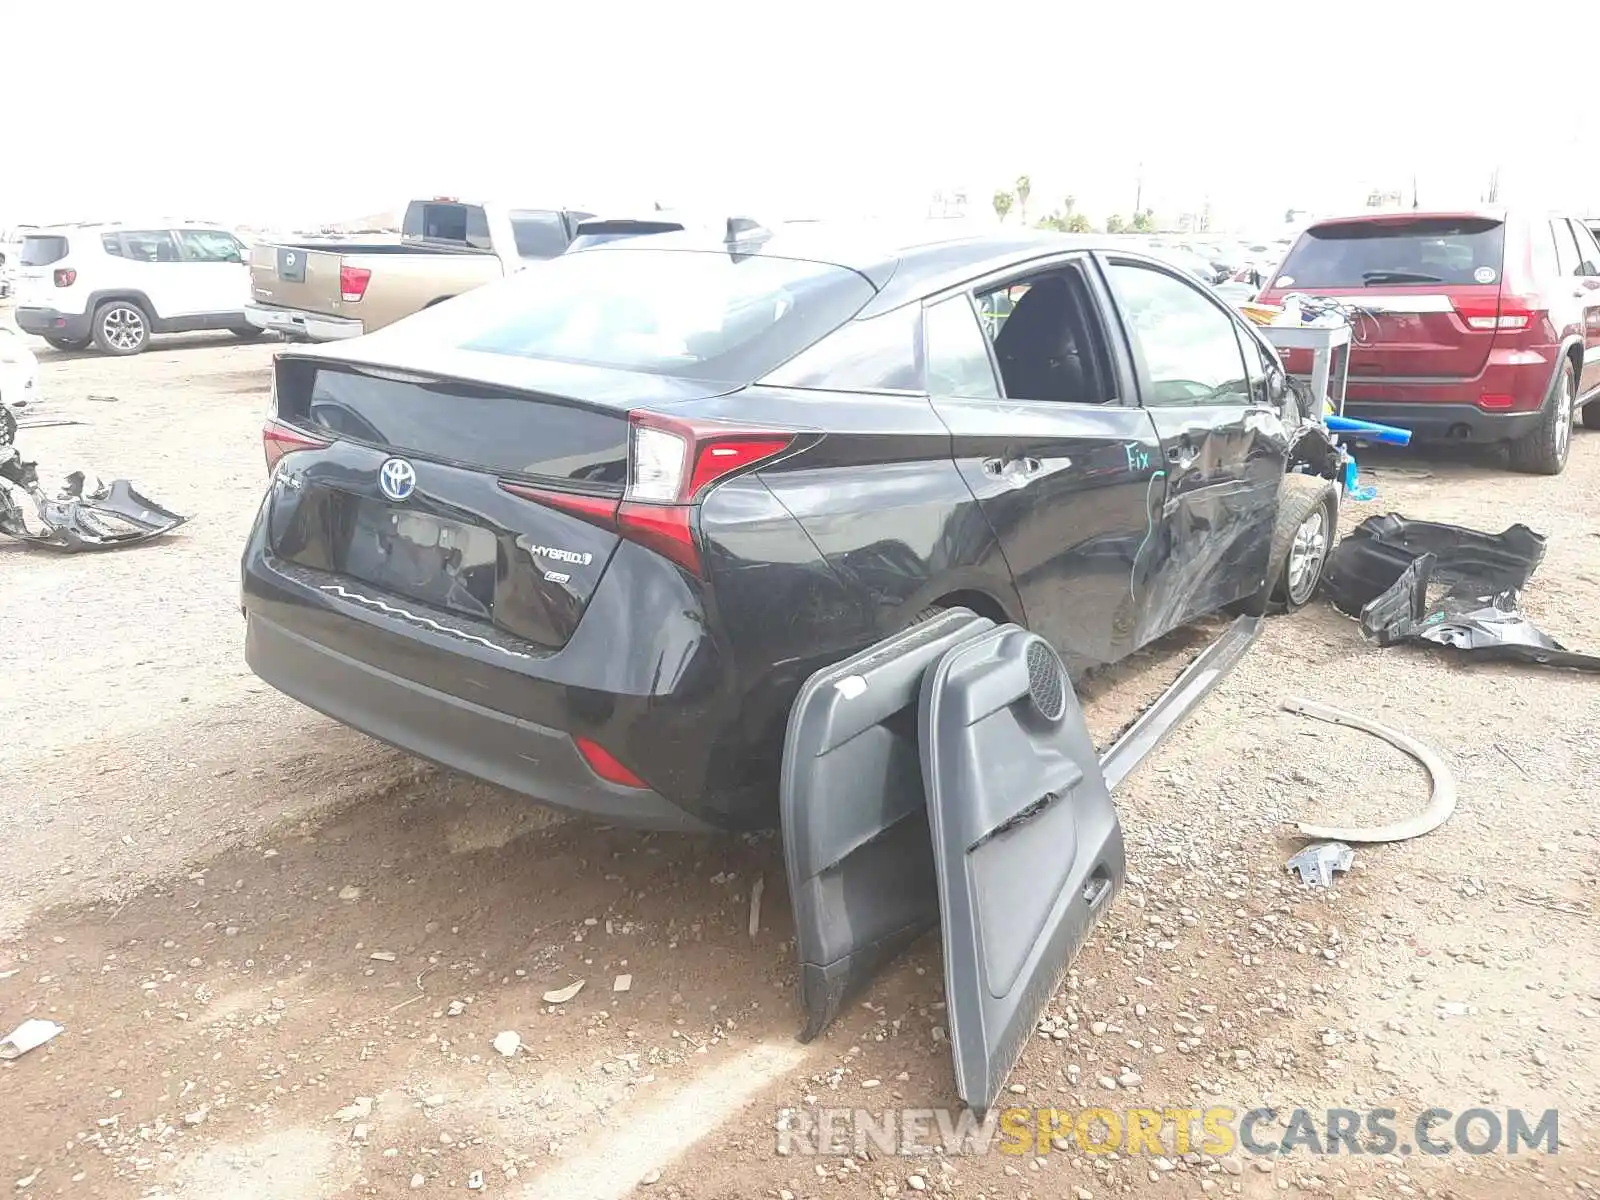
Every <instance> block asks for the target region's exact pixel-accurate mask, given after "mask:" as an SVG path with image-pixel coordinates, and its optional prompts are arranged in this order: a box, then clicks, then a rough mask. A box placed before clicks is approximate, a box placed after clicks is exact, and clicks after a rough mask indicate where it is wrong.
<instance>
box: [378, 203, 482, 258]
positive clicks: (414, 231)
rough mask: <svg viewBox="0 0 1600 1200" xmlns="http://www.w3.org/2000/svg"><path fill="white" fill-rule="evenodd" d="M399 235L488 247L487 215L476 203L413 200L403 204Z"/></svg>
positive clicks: (459, 244)
mask: <svg viewBox="0 0 1600 1200" xmlns="http://www.w3.org/2000/svg"><path fill="white" fill-rule="evenodd" d="M400 233H401V236H402V237H406V238H417V239H421V240H423V241H429V242H453V243H455V244H456V245H458V246H475V247H477V248H478V249H479V250H488V249H490V241H489V218H488V217H487V216H485V215H484V211H483V207H482V206H481V205H477V204H457V203H455V202H454V201H451V200H434V201H427V200H413V201H412V202H411V203H410V204H408V205H407V206H406V216H405V223H404V224H403V225H401V227H400Z"/></svg>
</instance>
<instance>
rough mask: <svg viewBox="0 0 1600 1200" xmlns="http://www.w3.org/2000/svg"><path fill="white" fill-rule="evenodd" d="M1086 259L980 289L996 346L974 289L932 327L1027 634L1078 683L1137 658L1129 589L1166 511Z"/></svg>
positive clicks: (1147, 437) (965, 455)
mask: <svg viewBox="0 0 1600 1200" xmlns="http://www.w3.org/2000/svg"><path fill="white" fill-rule="evenodd" d="M1085 262H1086V260H1078V261H1073V262H1066V263H1057V264H1055V265H1054V266H1053V267H1051V268H1049V269H1048V270H1046V271H1036V272H1033V273H1032V274H1030V275H1029V276H1027V277H1026V278H1025V279H1020V280H1013V281H1007V282H1003V283H997V284H995V285H993V286H986V287H980V288H979V289H977V298H978V300H979V301H980V302H987V303H984V311H985V312H986V313H987V314H988V317H989V320H988V322H987V326H988V328H989V329H992V330H993V338H992V342H991V340H990V338H989V337H986V336H985V332H986V325H985V324H984V323H980V321H979V318H978V315H977V312H976V311H975V309H974V302H973V296H972V295H971V294H969V293H968V292H962V293H959V294H957V295H955V296H952V297H948V298H946V299H943V300H940V301H938V302H936V303H932V304H930V305H929V307H928V310H927V313H926V315H925V319H924V336H925V339H926V362H927V373H928V389H929V392H930V394H931V395H932V397H933V405H934V408H935V410H936V411H937V412H938V414H939V416H940V418H941V419H942V420H943V421H944V423H945V425H946V426H947V427H948V428H949V430H950V433H951V439H952V442H951V444H952V450H953V454H954V457H955V462H956V466H957V468H958V469H959V470H960V471H961V473H962V476H963V477H964V478H965V480H966V482H967V486H968V487H969V488H971V490H972V493H973V495H974V496H975V497H976V498H977V500H978V503H979V506H980V507H981V508H982V510H983V512H984V515H985V516H986V517H987V518H988V520H989V524H990V525H991V526H992V527H993V529H994V532H995V535H996V537H997V538H998V539H999V541H1000V545H1001V548H1002V550H1003V551H1004V553H1005V556H1006V562H1007V565H1008V566H1009V567H1010V569H1011V574H1012V577H1013V579H1015V581H1016V585H1017V590H1018V593H1019V594H1020V596H1021V599H1022V605H1023V609H1024V612H1025V614H1026V618H1027V622H1028V626H1029V628H1031V629H1032V630H1034V631H1035V632H1037V633H1039V634H1040V635H1042V636H1043V637H1044V638H1045V639H1046V640H1048V641H1049V642H1050V643H1051V645H1053V646H1054V647H1055V648H1056V649H1057V650H1058V651H1060V653H1061V655H1062V657H1063V658H1064V659H1065V660H1066V663H1067V667H1068V669H1069V670H1070V671H1071V672H1072V673H1073V674H1074V675H1077V674H1079V673H1080V672H1082V671H1083V670H1084V669H1085V668H1087V667H1090V666H1094V665H1097V664H1100V663H1106V662H1114V661H1116V660H1117V659H1119V658H1121V657H1122V656H1123V655H1124V654H1126V653H1127V652H1128V650H1130V649H1132V647H1133V644H1134V643H1133V642H1132V641H1131V638H1132V634H1133V632H1134V629H1135V622H1134V621H1133V619H1132V613H1133V608H1132V595H1131V579H1132V575H1133V571H1134V566H1135V561H1136V559H1137V556H1138V554H1139V552H1140V548H1141V546H1142V545H1143V544H1144V542H1145V541H1146V539H1147V536H1148V534H1149V531H1150V518H1151V512H1152V511H1153V510H1155V509H1158V508H1159V502H1160V483H1159V479H1158V478H1157V473H1158V471H1159V469H1160V463H1159V455H1160V447H1159V445H1158V443H1157V441H1156V434H1155V427H1154V426H1153V425H1152V423H1151V421H1150V418H1149V416H1148V415H1147V414H1146V413H1145V412H1144V411H1143V410H1141V409H1140V408H1139V407H1137V405H1136V404H1134V403H1133V402H1132V389H1133V384H1132V376H1131V372H1129V371H1128V370H1127V369H1126V362H1125V356H1120V355H1118V354H1116V353H1115V352H1114V350H1113V348H1112V346H1111V344H1110V342H1109V340H1108V339H1107V338H1106V336H1105V326H1104V323H1103V321H1102V320H1101V318H1100V316H1099V313H1100V311H1101V307H1102V305H1103V304H1104V303H1106V301H1105V300H1104V298H1103V290H1102V289H1101V288H1100V286H1099V284H1098V281H1096V280H1095V279H1094V277H1093V276H1092V274H1091V273H1089V272H1087V271H1085V270H1084V265H1085ZM1024 289H1025V290H1024ZM1001 291H1004V292H1005V293H1006V301H1005V302H1004V303H1001V304H996V303H994V302H993V299H992V298H993V297H994V296H995V295H996V294H997V293H999V292H1001ZM1152 489H1153V490H1152Z"/></svg>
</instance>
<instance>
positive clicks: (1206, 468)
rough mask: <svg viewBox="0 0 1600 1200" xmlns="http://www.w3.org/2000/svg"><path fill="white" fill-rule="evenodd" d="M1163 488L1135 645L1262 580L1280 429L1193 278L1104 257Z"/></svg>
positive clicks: (1283, 432) (1251, 366)
mask: <svg viewBox="0 0 1600 1200" xmlns="http://www.w3.org/2000/svg"><path fill="white" fill-rule="evenodd" d="M1105 272H1106V277H1107V280H1108V281H1109V283H1110V285H1111V291H1112V294H1113V296H1114V297H1115V301H1116V307H1117V310H1118V313H1119V315H1120V317H1121V320H1122V324H1123V328H1124V330H1125V331H1126V335H1127V343H1128V346H1129V349H1130V351H1131V353H1132V357H1133V360H1134V364H1135V371H1136V373H1137V376H1138V386H1139V395H1140V399H1141V401H1142V403H1143V405H1144V407H1145V411H1146V412H1148V413H1149V415H1150V418H1151V420H1152V421H1153V422H1154V423H1155V428H1156V432H1157V435H1158V436H1159V438H1160V443H1161V455H1160V459H1161V460H1160V462H1159V464H1158V466H1159V471H1160V474H1161V475H1162V476H1163V479H1164V488H1163V490H1162V495H1161V499H1160V511H1159V513H1156V514H1153V515H1154V518H1155V519H1154V520H1153V524H1152V534H1153V536H1152V537H1151V539H1150V543H1149V545H1148V546H1147V547H1145V548H1144V549H1143V551H1142V552H1141V555H1140V558H1139V561H1138V562H1137V563H1136V564H1135V570H1134V574H1133V583H1132V586H1133V589H1134V593H1135V595H1134V600H1135V611H1136V612H1137V613H1138V614H1139V629H1138V632H1137V637H1136V641H1137V642H1138V643H1141V644H1142V643H1144V642H1148V641H1150V640H1152V639H1154V638H1157V637H1160V636H1161V635H1162V634H1164V633H1166V632H1168V631H1169V630H1171V629H1174V628H1176V627H1177V626H1179V625H1182V624H1184V623H1185V622H1187V621H1190V620H1193V619H1195V618H1197V617H1199V616H1202V615H1204V614H1206V613H1210V612H1215V611H1216V610H1217V609H1219V608H1222V607H1223V606H1224V605H1227V604H1229V603H1232V602H1233V601H1236V600H1241V599H1244V598H1246V597H1248V596H1251V595H1254V594H1255V593H1256V592H1257V591H1258V590H1259V589H1260V587H1261V585H1262V582H1263V580H1264V578H1265V576H1266V572H1267V564H1268V559H1269V557H1270V555H1271V552H1272V531H1273V524H1274V522H1275V520H1276V518H1277V511H1278V493H1279V486H1280V483H1281V481H1282V479H1283V474H1284V467H1285V464H1286V462H1287V458H1288V453H1289V431H1288V428H1287V427H1286V426H1285V424H1284V422H1283V420H1282V418H1281V416H1280V414H1279V411H1278V409H1277V407H1276V405H1275V404H1274V403H1273V402H1272V398H1271V396H1270V395H1269V394H1268V387H1267V384H1266V380H1267V375H1268V364H1267V363H1266V362H1265V361H1264V360H1263V357H1262V354H1263V352H1262V350H1261V348H1260V346H1259V343H1258V342H1257V341H1256V339H1255V337H1254V335H1253V334H1252V333H1251V332H1250V331H1249V330H1248V329H1246V328H1244V326H1243V323H1242V322H1241V321H1240V320H1239V319H1238V318H1237V317H1235V316H1234V314H1233V313H1231V312H1230V311H1229V310H1228V309H1227V307H1226V306H1225V305H1223V304H1222V303H1221V302H1220V301H1219V300H1217V299H1216V298H1215V297H1213V296H1211V295H1209V294H1208V293H1207V292H1206V291H1205V290H1204V289H1203V288H1201V287H1199V286H1197V285H1196V284H1195V283H1194V282H1193V281H1191V280H1189V279H1186V278H1184V277H1183V276H1182V275H1180V274H1178V273H1177V272H1175V271H1171V270H1168V269H1166V268H1165V267H1163V266H1161V265H1158V264H1156V263H1153V262H1147V261H1143V260H1140V259H1135V258H1131V257H1129V258H1124V257H1121V256H1116V255H1112V256H1108V257H1107V259H1106V260H1105Z"/></svg>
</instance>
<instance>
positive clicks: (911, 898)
mask: <svg viewBox="0 0 1600 1200" xmlns="http://www.w3.org/2000/svg"><path fill="white" fill-rule="evenodd" d="M993 628H994V622H993V621H990V620H988V619H987V618H984V617H980V616H978V615H977V614H976V613H973V612H970V611H968V610H967V609H964V608H958V609H949V610H947V611H945V612H942V613H940V614H939V615H937V616H936V617H933V618H932V619H931V620H928V621H925V622H923V623H921V624H918V625H913V626H912V627H911V628H909V629H907V630H905V631H904V632H903V633H900V634H896V635H895V636H893V637H891V638H888V639H886V640H884V641H882V642H878V643H876V644H875V645H873V646H870V647H868V648H867V649H866V650H864V651H862V652H861V653H860V654H856V655H853V656H852V657H850V658H847V659H845V660H844V661H843V662H841V663H838V664H837V665H835V666H832V667H828V668H825V669H823V670H821V671H818V672H817V673H816V674H815V675H813V676H812V677H811V678H810V679H809V680H807V681H806V683H805V685H804V686H803V687H802V688H801V689H800V695H799V697H798V698H797V699H796V700H795V704H794V708H793V710H792V712H791V714H790V718H789V727H788V732H787V736H786V738H785V744H784V751H783V769H782V776H781V782H780V785H779V807H780V811H781V819H782V825H783V853H784V859H785V863H786V865H787V867H788V873H789V895H790V899H791V902H792V903H793V905H794V914H795V943H796V944H795V949H796V952H797V954H798V956H799V959H800V1004H801V1007H802V1008H803V1009H804V1010H805V1028H804V1030H803V1031H802V1033H801V1035H800V1037H801V1040H802V1041H810V1040H811V1039H812V1038H814V1037H816V1035H817V1034H819V1033H821V1032H822V1030H823V1029H825V1028H826V1027H827V1026H828V1025H829V1024H830V1023H831V1022H832V1021H833V1019H834V1018H835V1017H836V1016H838V1015H839V1009H840V1007H841V1006H842V1005H843V1003H844V1002H845V1000H847V999H848V998H849V997H850V996H851V995H853V994H854V993H856V992H858V991H860V990H861V988H862V987H863V986H864V985H865V984H866V983H867V981H868V980H869V979H871V978H872V976H873V975H874V974H876V973H877V971H878V970H879V969H880V968H882V967H883V966H884V965H886V964H887V963H888V962H889V961H890V960H892V959H893V958H894V957H895V956H896V955H897V954H899V953H900V952H901V951H902V950H904V949H905V948H906V947H907V946H908V945H910V944H911V942H912V941H914V940H915V939H916V938H917V937H918V936H919V935H921V934H922V933H924V932H926V931H927V930H929V929H931V928H932V927H933V925H934V924H935V923H936V922H937V921H938V918H939V897H938V889H937V885H936V884H935V882H934V873H933V853H932V843H931V842H930V841H929V834H928V806H927V802H926V799H925V793H924V789H923V783H922V764H921V760H920V758H919V757H918V753H917V703H918V699H919V697H920V695H921V691H922V678H923V675H924V674H925V673H926V671H927V669H928V668H929V667H931V666H932V665H933V664H934V663H936V662H938V661H939V660H940V659H941V658H943V657H944V656H945V654H947V653H948V652H949V651H950V650H951V649H952V648H954V647H955V646H957V645H959V644H961V643H962V642H965V641H968V640H970V639H971V638H974V637H976V636H978V635H979V634H981V633H984V632H986V631H988V630H990V629H993Z"/></svg>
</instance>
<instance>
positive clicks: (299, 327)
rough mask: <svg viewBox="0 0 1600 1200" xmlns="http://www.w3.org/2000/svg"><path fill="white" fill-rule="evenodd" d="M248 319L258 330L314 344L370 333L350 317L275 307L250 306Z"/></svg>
mask: <svg viewBox="0 0 1600 1200" xmlns="http://www.w3.org/2000/svg"><path fill="white" fill-rule="evenodd" d="M244 319H245V320H246V321H249V322H250V324H252V325H254V326H255V327H256V328H257V329H265V330H266V331H267V332H269V333H281V334H283V335H284V336H285V337H300V338H306V339H309V340H310V341H313V342H337V341H342V340H343V339H345V338H353V337H360V336H361V335H362V334H363V333H365V332H366V328H365V327H364V326H363V325H362V323H361V322H360V321H357V320H353V319H352V318H350V317H330V316H325V315H324V314H322V313H314V312H303V311H301V310H300V309H295V308H278V307H276V306H274V305H271V304H246V305H245V306H244Z"/></svg>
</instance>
